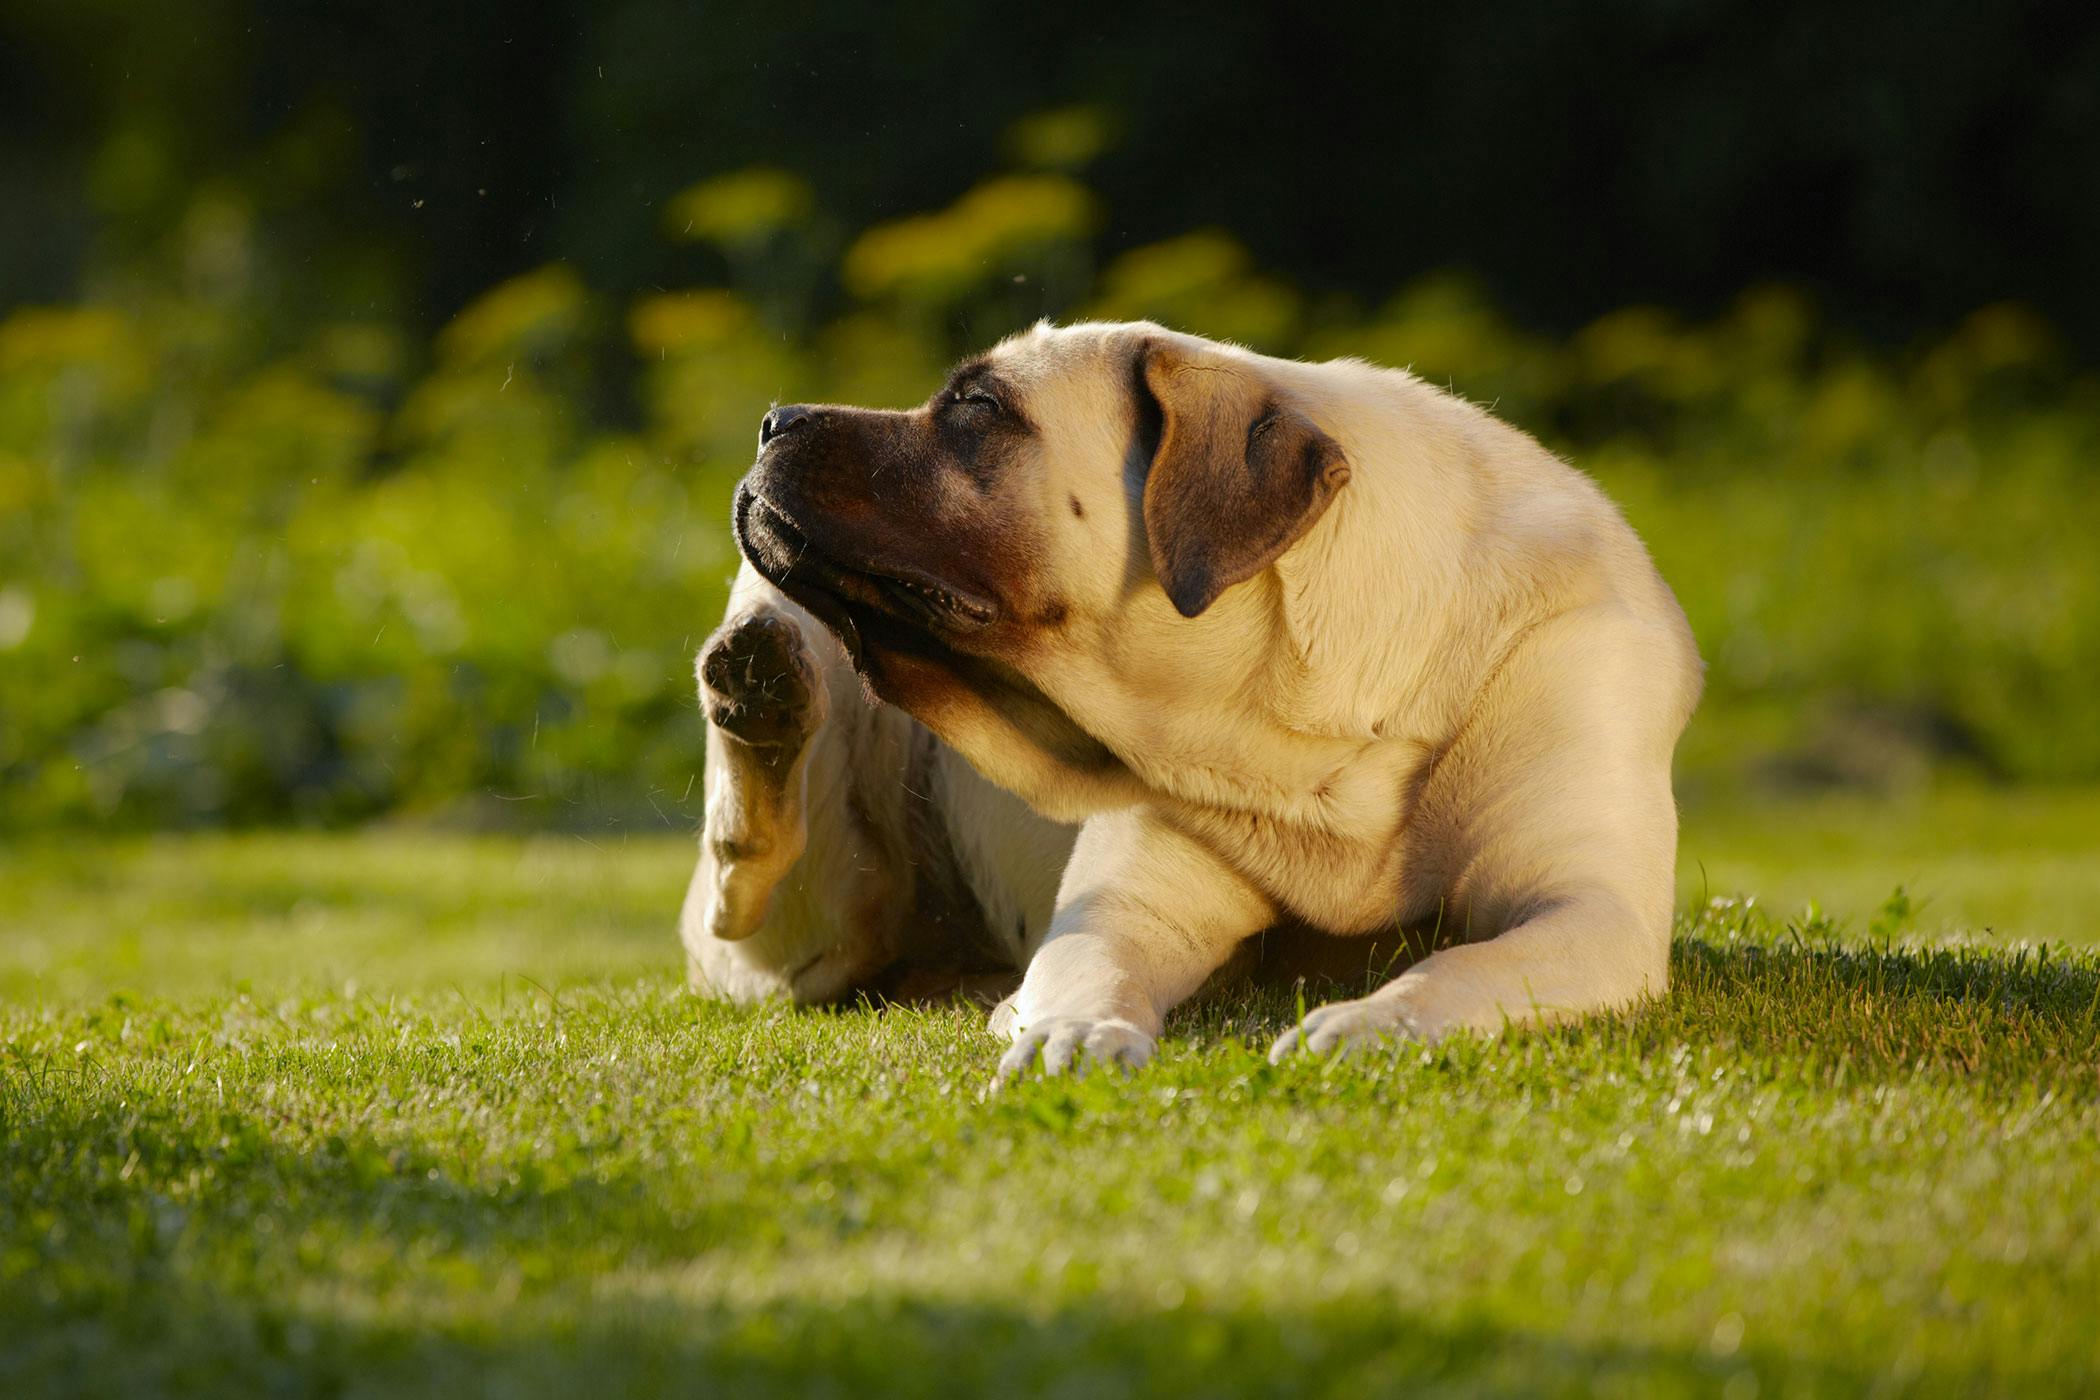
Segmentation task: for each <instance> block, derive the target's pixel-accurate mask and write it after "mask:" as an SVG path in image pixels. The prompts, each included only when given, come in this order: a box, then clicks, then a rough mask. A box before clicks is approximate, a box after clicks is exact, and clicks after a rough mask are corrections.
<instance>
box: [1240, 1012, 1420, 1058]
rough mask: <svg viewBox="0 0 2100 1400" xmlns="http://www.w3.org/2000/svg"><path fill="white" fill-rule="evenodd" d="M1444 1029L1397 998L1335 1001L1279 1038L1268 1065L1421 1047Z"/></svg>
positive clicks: (1307, 1016)
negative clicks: (1407, 1044) (1409, 1044)
mask: <svg viewBox="0 0 2100 1400" xmlns="http://www.w3.org/2000/svg"><path fill="white" fill-rule="evenodd" d="M1440 1035H1441V1027H1439V1026H1437V1025H1435V1024H1433V1023H1430V1022H1428V1021H1427V1020H1426V1019H1425V1018H1424V1017H1423V1016H1421V1015H1420V1014H1419V1012H1418V1011H1417V1009H1416V1008H1414V1007H1411V1006H1409V1005H1408V1003H1407V1002H1405V1001H1403V1000H1401V999H1400V998H1398V997H1391V996H1369V997H1363V998H1360V999H1358V1000H1356V1001H1334V1002H1329V1003H1328V1004H1327V1005H1325V1006H1318V1007H1314V1008H1313V1009H1312V1010H1311V1011H1309V1012H1307V1013H1306V1015H1305V1019H1304V1020H1303V1021H1300V1022H1299V1023H1298V1024H1297V1025H1295V1026H1293V1027H1292V1028H1291V1029H1289V1030H1287V1031H1285V1032H1284V1033H1283V1034H1282V1035H1280V1036H1278V1037H1277V1038H1276V1043H1275V1044H1274V1045H1273V1046H1271V1047H1270V1048H1269V1063H1270V1064H1272V1065H1275V1064H1281V1063H1283V1061H1285V1060H1286V1059H1288V1058H1290V1057H1291V1056H1292V1055H1295V1054H1298V1053H1300V1052H1303V1053H1305V1054H1308V1055H1346V1054H1348V1053H1350V1052H1351V1051H1353V1050H1356V1049H1359V1048H1362V1047H1366V1046H1374V1045H1391V1044H1396V1043H1399V1042H1403V1041H1415V1042H1419V1043H1422V1044H1430V1043H1434V1042H1435V1041H1436V1040H1437V1039H1439V1038H1440Z"/></svg>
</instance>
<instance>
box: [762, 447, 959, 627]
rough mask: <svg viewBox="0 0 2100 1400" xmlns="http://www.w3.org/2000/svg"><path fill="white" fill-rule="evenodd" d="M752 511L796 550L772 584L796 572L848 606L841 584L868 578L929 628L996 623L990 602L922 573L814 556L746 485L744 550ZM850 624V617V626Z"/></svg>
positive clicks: (786, 520)
mask: <svg viewBox="0 0 2100 1400" xmlns="http://www.w3.org/2000/svg"><path fill="white" fill-rule="evenodd" d="M753 512H760V513H762V514H761V518H762V519H763V521H764V522H765V525H766V528H767V529H768V530H769V531H770V532H771V533H772V534H774V535H776V536H778V537H779V538H781V539H782V540H784V541H785V542H786V543H788V544H790V545H793V546H794V547H795V548H796V550H797V555H796V558H795V559H794V560H793V561H792V562H791V563H789V564H788V565H787V566H786V567H785V568H783V569H782V570H781V577H779V578H776V579H774V580H773V582H774V583H776V584H779V585H782V586H785V585H786V582H787V579H788V576H789V575H791V574H798V575H800V580H799V581H806V582H807V583H809V584H811V585H813V586H814V587H816V588H817V589H819V590H821V591H822V592H824V593H825V594H826V595H827V596H830V597H833V598H837V599H838V600H839V601H840V602H842V603H845V602H852V601H854V600H853V599H852V598H851V597H850V596H845V595H842V594H841V592H840V589H839V588H838V586H837V585H839V584H840V583H842V582H844V581H846V580H849V579H858V580H866V581H868V582H870V583H872V584H874V585H875V587H877V588H878V589H880V590H881V591H882V593H883V595H884V596H885V597H886V598H887V599H888V600H889V601H890V602H891V604H892V605H893V607H894V608H895V609H896V610H900V611H903V612H905V613H909V614H911V615H913V616H916V617H917V618H918V619H919V620H920V621H921V622H922V623H924V624H925V625H927V626H928V627H933V628H941V629H944V630H948V631H975V630H977V629H979V628H983V627H988V626H990V625H991V624H992V623H993V622H995V621H997V620H998V616H999V610H998V608H997V607H996V606H995V605H994V604H993V603H991V602H990V601H989V600H987V599H985V598H981V597H979V596H977V595H976V594H974V593H970V592H968V591H966V590H963V589H958V588H956V587H955V586H954V585H952V584H949V583H945V582H942V581H939V580H937V579H935V578H933V577H932V576H931V575H930V574H927V573H924V572H923V571H920V570H917V569H912V568H909V567H906V566H903V565H898V564H889V563H883V564H872V563H861V562H849V561H847V560H843V559H837V558H832V557H830V556H827V555H824V554H819V553H815V552H813V551H812V549H811V545H810V536H809V532H808V531H807V530H804V529H803V528H802V527H801V526H800V525H798V524H797V523H796V522H795V518H794V517H793V516H791V515H789V514H788V513H787V512H786V511H784V510H782V509H781V508H780V507H779V506H778V505H776V504H775V503H774V502H772V501H769V500H767V499H766V498H765V497H764V496H761V495H760V494H759V493H758V492H757V491H756V490H754V489H752V487H751V486H750V485H748V484H746V485H742V486H739V487H738V488H737V494H736V502H735V508H734V513H735V526H736V535H737V543H738V544H739V545H740V546H742V545H744V543H745V539H746V535H747V532H748V531H749V528H750V518H751V515H752V513H753ZM744 553H745V554H746V556H747V557H748V556H749V555H750V554H751V551H750V549H749V548H745V550H744ZM753 562H754V563H755V562H757V561H756V560H754V561H753ZM761 572H763V570H761ZM851 625H852V624H851V620H850V619H848V626H849V627H850V626H851ZM858 641H859V638H858V635H857V629H856V635H855V636H853V637H851V638H849V639H848V649H849V650H852V651H855V652H856V654H857V650H858Z"/></svg>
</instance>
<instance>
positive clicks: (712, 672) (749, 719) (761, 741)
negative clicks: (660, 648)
mask: <svg viewBox="0 0 2100 1400" xmlns="http://www.w3.org/2000/svg"><path fill="white" fill-rule="evenodd" d="M699 672H700V704H701V708H702V709H704V710H705V711H706V712H707V718H708V722H709V723H711V724H713V725H714V726H715V727H716V728H718V729H720V730H721V731H722V732H723V733H725V734H728V735H731V736H732V737H734V738H736V739H740V740H742V741H743V742H744V743H746V744H749V745H751V746H752V747H754V748H788V749H798V750H799V749H800V748H801V746H802V745H803V744H804V743H806V742H807V741H808V739H809V736H810V735H811V734H812V733H814V732H815V731H816V727H817V724H818V722H819V721H820V720H821V718H822V715H821V713H820V705H821V692H820V691H819V689H818V687H817V669H816V666H815V664H814V663H813V662H812V661H811V659H810V654H809V648H808V647H807V645H806V644H805V643H804V642H803V639H802V632H801V629H800V628H798V627H797V626H796V625H795V624H794V623H793V622H792V621H790V620H789V619H787V618H785V617H782V616H781V615H779V614H778V613H773V612H753V613H746V614H745V615H743V616H742V617H738V618H734V619H732V620H731V621H729V622H727V623H725V624H723V626H722V627H721V628H720V629H719V630H718V631H716V633H715V634H714V635H713V636H711V637H709V638H708V639H707V642H706V644H705V645H704V646H702V647H701V649H700V664H699Z"/></svg>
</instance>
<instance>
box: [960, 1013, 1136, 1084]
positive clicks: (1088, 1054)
mask: <svg viewBox="0 0 2100 1400" xmlns="http://www.w3.org/2000/svg"><path fill="white" fill-rule="evenodd" d="M1008 1021H1009V1024H1010V1023H1011V1017H1009V1018H1008ZM1013 1037H1014V1043H1013V1048H1012V1049H1010V1050H1008V1051H1007V1052H1006V1054H1005V1055H1004V1056H1002V1057H1001V1058H1000V1060H999V1074H998V1081H997V1082H998V1083H1001V1084H1006V1083H1009V1082H1011V1081H1013V1080H1015V1079H1018V1078H1020V1077H1021V1076H1022V1075H1023V1074H1026V1073H1027V1072H1028V1067H1029V1066H1030V1065H1032V1064H1035V1063H1036V1062H1037V1061H1038V1060H1040V1061H1041V1063H1042V1066H1043V1073H1044V1075H1045V1076H1049V1075H1055V1074H1063V1073H1065V1072H1066V1071H1067V1070H1070V1071H1071V1072H1072V1074H1073V1075H1075V1076H1077V1075H1080V1074H1084V1073H1085V1072H1086V1066H1087V1063H1088V1062H1089V1061H1091V1062H1093V1063H1095V1064H1104V1065H1116V1066H1119V1067H1121V1068H1123V1069H1136V1068H1137V1067H1138V1066H1139V1065H1142V1064H1147V1063H1149V1062H1150V1061H1151V1059H1152V1056H1153V1054H1154V1052H1156V1051H1157V1050H1158V1049H1159V1042H1158V1041H1156V1040H1154V1039H1153V1038H1152V1037H1151V1036H1150V1035H1147V1034H1146V1033H1145V1032H1144V1031H1142V1030H1140V1029H1138V1028H1137V1027H1136V1026H1134V1025H1132V1024H1131V1023H1130V1022H1128V1021H1119V1020H1115V1019H1107V1020H1096V1019H1094V1018H1093V1017H1091V1016H1051V1017H1047V1018H1045V1019H1044V1020H1040V1021H1036V1022H1034V1023H1033V1024H1031V1025H1027V1026H1023V1027H1020V1028H1019V1029H1017V1030H1015V1031H1013Z"/></svg>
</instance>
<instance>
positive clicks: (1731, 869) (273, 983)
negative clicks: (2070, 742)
mask: <svg viewBox="0 0 2100 1400" xmlns="http://www.w3.org/2000/svg"><path fill="white" fill-rule="evenodd" d="M2094 831H2100V794H2092V793H2086V794H2077V793H2070V794H2062V795H2059V796H2054V797H2048V798H2037V797H2034V796H2033V795H2010V796H2007V795H1997V796H1994V795H1991V794H1987V793H1978V792H1967V793H1951V794H1943V795H1940V796H1936V797H1928V798H1923V799H1920V800H1919V802H1918V803H1916V804H1915V805H1913V806H1911V807H1908V808H1905V807H1898V806H1891V805H1888V804H1883V805H1880V806H1872V807H1869V806H1865V805H1860V804H1851V805H1847V804H1837V805H1834V806H1820V807H1811V806H1805V805H1797V806H1792V807H1788V808H1784V809H1776V810H1775V809H1764V810H1762V811H1741V812H1733V813H1710V814H1700V813H1694V814H1693V815H1692V817H1691V819H1690V820H1689V821H1688V824H1687V829H1686V836H1685V857H1686V860H1685V880H1686V888H1687V889H1688V890H1689V891H1690V892H1692V893H1693V894H1695V895H1696V894H1698V893H1699V892H1700V891H1702V890H1704V891H1705V892H1706V894H1707V895H1708V896H1709V902H1707V903H1706V904H1704V905H1703V906H1700V907H1698V909H1697V912H1696V914H1695V915H1690V916H1688V917H1687V919H1686V921H1685V923H1684V924H1683V926H1682V928H1681V931H1680V932H1681V936H1680V939H1679V943H1678V949H1677V957H1676V986H1675V988H1674V990H1673V991H1672V993H1671V995H1670V996H1669V998H1668V999H1667V1000H1665V1001H1663V1002H1661V1003H1659V1004H1657V1005H1654V1006H1651V1007H1649V1008H1647V1009H1645V1010H1643V1011H1642V1012H1640V1013H1639V1014H1637V1015H1634V1016H1631V1017H1628V1018H1623V1019H1619V1020H1610V1021H1604V1022H1599V1023H1596V1024H1593V1025H1589V1026H1586V1027H1582V1028H1577V1029H1569V1030H1562V1031H1556V1032H1552V1033H1546V1034H1528V1035H1519V1036H1515V1037H1512V1038H1510V1039H1508V1040H1506V1041H1502V1042H1498V1043H1494V1044H1480V1043H1471V1042H1466V1043H1459V1044H1455V1045H1452V1046H1449V1047H1446V1048H1443V1049H1441V1050H1438V1051H1436V1052H1433V1053H1425V1052H1422V1051H1419V1050H1411V1051H1399V1052H1396V1053H1393V1054H1390V1055H1380V1056H1371V1057H1365V1058H1362V1059H1359V1060H1350V1061H1342V1062H1336V1063H1330V1064H1319V1063H1294V1064H1290V1065H1286V1066H1284V1067H1282V1068H1271V1067H1269V1066H1267V1065H1266V1064H1265V1063H1263V1062H1262V1060H1261V1058H1260V1051H1261V1050H1262V1049H1263V1048H1264V1047H1265V1046H1266V1044H1267V1040H1268V1038H1269V1036H1270V1035H1271V1034H1272V1033H1273V1032H1274V1031H1276V1030H1277V1029H1278V1028H1279V1027H1281V1026H1282V1025H1283V1024H1285V1023H1286V1021H1287V1019H1288V1017H1289V1015H1290V1014H1291V1006H1290V1003H1291V997H1290V996H1289V994H1288V993H1287V992H1276V993H1270V994H1265V995H1262V996H1250V997H1244V998H1241V999H1238V1000H1234V1001H1229V1002H1223V1003H1218V1004H1214V1005H1210V1006H1207V1007H1204V1008H1201V1009H1199V1010H1197V1011H1195V1012H1193V1013H1191V1014H1189V1015H1186V1016H1184V1017H1183V1018H1181V1019H1180V1020H1179V1021H1178V1022H1177V1023H1176V1024H1175V1025H1174V1026H1172V1027H1171V1028H1170V1034H1169V1037H1168V1039H1167V1043H1166V1046H1165V1049H1164V1053H1163V1056H1162V1060H1161V1062H1160V1063H1159V1064H1157V1065H1155V1066H1154V1067H1152V1068H1151V1069H1149V1070H1147V1071H1145V1072H1144V1073H1142V1074H1140V1075H1138V1076H1137V1077H1135V1078H1131V1079H1122V1078H1118V1077H1114V1076H1096V1077H1092V1078H1089V1079H1086V1080H1084V1081H1081V1082H1077V1083H1072V1082H1053V1083H1043V1082H1028V1083H1024V1084H1022V1085H1019V1086H1017V1087H1015V1088H1014V1089H1012V1090H1009V1091H1008V1092H1007V1093H1005V1094H1003V1095H1000V1096H997V1097H993V1098H987V1097H985V1096H984V1095H983V1093H982V1090H983V1086H984V1084H985V1082H986V1079H987V1077H988V1075H989V1073H990V1070H991V1066H992V1064H993V1062H994V1060H995V1058H996V1050H995V1047H994V1046H993V1045H992V1044H991V1043H990V1042H989V1041H988V1040H987V1039H986V1038H985V1037H984V1035H983V1033H982V1031H981V1029H980V1026H979V1022H978V1018H977V1017H976V1016H975V1015H973V1014H971V1013H968V1012H965V1011H962V1010H959V1009H936V1010H929V1011H910V1010H899V1009H891V1010H887V1011H882V1012H876V1011H873V1010H868V1009H859V1010H849V1011H844V1012H837V1013H805V1014H797V1013H792V1012H788V1011H785V1010H782V1009H780V1008H762V1009H756V1010H731V1009H726V1008H721V1007H714V1006H708V1005H702V1004H697V1003H695V1002H693V1001H691V1000H690V999H688V998H687V997H686V996H685V995H684V994H683V993H682V991H681V990H680V988H679V984H678V976H679V971H680V969H679V962H678V958H677V956H676V949H675V945H674V943H673V941H672V936H671V932H670V925H671V918H672V914H673V911H674V910H675V906H676V903H677V899H678V896H679V893H680V892H681V890H682V886H683V881H684V877H685V874H686V868H685V862H686V858H687V855H686V849H687V848H686V846H685V844H684V843H682V842H673V841H648V842H644V841H639V840H637V841H630V842H627V843H624V844H619V845H612V844H609V843H607V844H603V845H602V848H601V847H594V846H589V845H586V844H584V843H582V842H579V841H577V840H575V839H574V838H547V839H542V840H538V841H533V842H523V843H520V842H513V841H505V840H489V839H469V838H458V837H444V836H433V835H430V834H426V833H411V832H401V833H391V834H372V835H366V836H359V837H348V838H342V837H334V838H332V837H305V836H258V837H246V836H210V837H194V838H180V839H175V838H163V839H154V840H136V841H112V842H95V841H83V840H71V841H64V842H61V841H55V840H54V841H48V842H38V843H33V844H29V845H26V846H25V845H17V846H15V847H13V848H11V849H10V850H8V851H6V852H5V853H0V999H4V1000H0V1395H7V1396H16V1395H25V1396H29V1395H40V1394H47V1393H49V1394H61V1393H63V1394H110V1395H119V1394H121V1395H125V1396H135V1395H150V1394H155V1393H167V1392H175V1391H183V1392H196V1393H212V1394H225V1393H236V1392H240V1393H246V1392H252V1391H260V1390H266V1389H267V1390H283V1391H290V1392H295V1393H329V1394H369V1395H396V1394H430V1395H441V1394H443V1395H451V1394H459V1393H467V1392H471V1393H483V1394H506V1393H514V1394H524V1395H539V1394H544V1395H570V1394H575V1393H579V1392H588V1393H591V1394H594V1395H611V1394H617V1393H639V1394H654V1393H660V1392H662V1391H665V1390H674V1389H675V1390H690V1391H694V1392H700V1393H707V1394H731V1395H733V1394H738V1393H792V1394H797V1395H801V1394H837V1395H860V1394H870V1393H873V1394H923V1395H945V1394H954V1393H967V1392H973V1391H974V1392H982V1393H995V1394H1059V1395H1087V1396H1092V1395H1096V1394H1100V1395H1115V1394H1139V1393H1166V1394H1195V1393H1200V1394H1233V1395H1238V1394H1249V1395H1252V1394H1273V1395H1295V1394H1306V1393H1311V1394H1328V1395H1335V1396H1357V1395H1363V1394H1370V1393H1381V1392H1387V1393H1414V1392H1418V1391H1422V1390H1442V1391H1461V1392H1478V1391H1487V1392H1507V1393H1525V1394H1529V1393H1537V1392H1540V1391H1549V1392H1553V1391H1565V1392H1588V1391H1593V1390H1597V1389H1606V1390H1621V1391H1639V1392H1643V1393H1654V1392H1662V1393H1679V1392H1683V1393H1695V1392H1709V1391H1713V1392H1720V1393H1724V1394H1728V1395H1734V1396H1748V1395H1753V1394H1756V1395H1764V1396H1771V1395H1775V1394H1788V1393H1796V1392H1810V1393H1813V1392H1824V1393H1843V1394H1856V1393H1859V1392H1861V1391H1865V1390H1883V1391H1890V1392H1928V1393H1949V1392H1962V1393H1973V1392H1975V1391H1978V1390H1995V1391H2020V1392H2036V1391H2054V1392H2060V1393H2076V1392H2080V1391H2085V1392H2090V1391H2091V1390H2092V1389H2093V1388H2094V1387H2095V1386H2100V1327H2096V1314H2100V1305H2096V1304H2095V1302H2094V1299H2096V1298H2100V1212H2096V1211H2095V1209H2094V1204H2093V1203H2094V1199H2095V1196H2096V1194H2100V958H2096V956H2095V954H2094V953H2093V952H2091V951H2085V950H2081V949H2079V948H2076V947H2063V946H2056V947H2051V948H2049V949H2047V950H2042V949H2039V948H2036V947H2034V946H2031V945H2030V944H2029V942H2028V941H2027V940H2029V939H2033V938H2039V937H2041V936H2042V935H2043V934H2044V933H2046V935H2047V937H2048V938H2049V939H2050V940H2051V941H2052V943H2055V942H2057V941H2058V940H2061V941H2063V942H2065V943H2072V944H2076V943H2079V942H2083V943H2085V944H2092V943H2096V942H2100V918H2096V917H2094V916H2090V915H2088V916H2085V917H2084V918H2083V922H2081V921H2080V919H2081V913H2080V911H2081V907H2083V908H2087V909H2090V908H2094V907H2095V906H2094V905H2093V904H2092V901H2091V899H2090V898H2089V896H2091V895H2092V894H2094V893H2095V892H2096V891H2095V887H2094V881H2095V878H2096V877H2095V876H2094V874H2093V872H2092V870H2091V868H2090V866H2091V864H2092V862H2090V861H2087V862H2086V863H2085V864H2080V863H2079V862H2078V860H2077V855H2078V852H2079V850H2080V849H2081V842H2083V843H2084V848H2085V849H2087V850H2089V849H2090V846H2091V840H2092V838H2091V837H2090V835H2089V833H2091V832H2094ZM1702 865H1703V867H1704V872H1703V875H1702V872H1701V868H1700V867H1701V866H1702ZM1897 883H1903V884H1905V886H1906V889H1907V891H1908V895H1909V898H1910V904H1911V907H1910V908H1909V910H1908V911H1906V910H1905V908H1904V906H1903V903H1902V902H1901V901H1891V900H1890V899H1889V893H1890V890H1891V889H1892V888H1893V887H1894V886H1895V885H1896V884H1897ZM1752 890H1756V891H1761V892H1766V897H1765V898H1764V899H1762V900H1761V901H1760V902H1759V903H1758V904H1756V905H1754V906H1746V905H1745V903H1744V902H1743V901H1742V900H1740V899H1734V898H1721V899H1718V900H1715V899H1713V898H1712V897H1714V896H1722V895H1730V896H1733V895H1737V894H1741V893H1747V892H1750V891H1752ZM1811 897H1815V898H1820V899H1821V900H1822V902H1823V903H1822V909H1821V912H1820V914H1819V915H1818V916H1817V917H1815V918H1799V917H1796V914H1797V911H1798V909H1799V906H1800V904H1801V903H1802V902H1803V901H1806V900H1807V899H1809V898H1811ZM1690 902H1691V901H1689V900H1688V904H1689V903H1690ZM2000 910H2002V911H2005V912H2004V914H2003V917H1999V915H1998V914H1997V913H1996V912H1995V911H2000ZM1986 922H1988V923H1991V925H1992V931H1991V932H1989V933H1985V932H1983V931H1982V929H1981V927H1980V925H1981V924H1983V923H1986Z"/></svg>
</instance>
